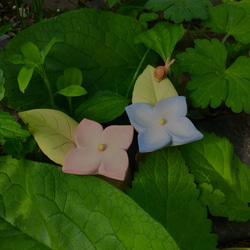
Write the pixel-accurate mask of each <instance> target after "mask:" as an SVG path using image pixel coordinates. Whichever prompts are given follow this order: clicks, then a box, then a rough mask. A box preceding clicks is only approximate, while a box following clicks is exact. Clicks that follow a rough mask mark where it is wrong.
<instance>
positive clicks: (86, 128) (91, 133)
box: [75, 119, 103, 149]
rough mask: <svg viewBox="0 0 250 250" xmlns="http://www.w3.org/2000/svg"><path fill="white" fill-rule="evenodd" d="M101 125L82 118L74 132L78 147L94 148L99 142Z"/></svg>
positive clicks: (101, 130)
mask: <svg viewBox="0 0 250 250" xmlns="http://www.w3.org/2000/svg"><path fill="white" fill-rule="evenodd" d="M102 132H103V127H102V125H101V124H99V123H98V122H95V121H91V120H88V119H83V120H82V121H81V122H80V124H79V125H78V127H77V129H76V132H75V143H76V145H77V147H79V148H93V149H94V148H96V146H97V145H98V144H99V143H100V138H101V134H102Z"/></svg>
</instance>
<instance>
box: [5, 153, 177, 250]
mask: <svg viewBox="0 0 250 250" xmlns="http://www.w3.org/2000/svg"><path fill="white" fill-rule="evenodd" d="M0 179H1V182H0V218H2V219H3V220H4V221H5V224H6V223H8V224H10V225H12V228H13V227H14V228H15V229H16V231H18V232H20V233H21V234H22V235H24V237H25V238H26V237H29V238H30V239H32V240H33V243H31V242H26V244H25V245H24V247H21V246H22V245H18V242H19V239H18V238H19V237H18V236H19V235H16V238H14V237H12V240H13V242H15V243H16V244H15V246H18V248H19V249H30V246H32V245H33V246H34V249H39V250H40V249H46V247H47V248H48V249H97V250H103V249H124V250H126V249H134V250H141V249H157V250H166V249H168V250H179V247H178V246H177V245H176V243H175V242H174V240H173V239H172V237H171V236H170V235H169V234H168V232H167V231H166V230H165V229H164V228H163V227H162V226H161V225H160V224H159V223H158V222H156V221H155V220H153V219H152V218H151V217H150V216H149V215H148V214H147V213H146V212H145V211H143V209H141V208H140V207H139V206H138V205H137V204H136V203H135V202H134V201H133V200H131V199H130V198H129V197H128V196H127V195H126V194H124V193H122V192H121V191H120V190H118V189H117V188H115V187H113V186H111V185H110V184H108V183H106V182H105V181H103V180H100V179H98V178H96V177H93V176H79V175H78V176H77V175H72V174H65V173H63V172H62V171H61V168H60V167H56V166H54V165H50V164H46V163H38V162H32V161H27V160H22V161H17V160H14V159H12V158H11V157H0ZM0 222H1V221H0ZM5 227H7V226H5ZM12 228H11V230H12ZM8 229H10V228H9V227H8ZM12 232H13V230H12ZM5 233H6V230H5ZM6 236H7V235H6V234H5V237H4V235H2V234H1V237H4V239H3V240H7V239H6ZM1 237H0V240H1ZM26 241H27V239H26ZM0 242H1V241H0ZM24 243H25V242H23V244H24ZM34 243H36V244H34ZM41 245H42V246H44V247H41ZM1 246H2V244H1ZM8 247H9V246H8Z"/></svg>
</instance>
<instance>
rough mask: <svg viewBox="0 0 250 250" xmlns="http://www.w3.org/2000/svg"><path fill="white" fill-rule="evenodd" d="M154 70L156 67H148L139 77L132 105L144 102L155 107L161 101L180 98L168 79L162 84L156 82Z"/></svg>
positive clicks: (161, 82)
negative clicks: (175, 97) (174, 97)
mask: <svg viewBox="0 0 250 250" xmlns="http://www.w3.org/2000/svg"><path fill="white" fill-rule="evenodd" d="M154 70H155V68H154V67H152V66H151V65H148V66H147V68H146V69H145V70H144V71H143V73H142V74H141V75H140V76H139V77H138V79H137V81H136V83H135V86H134V92H133V97H132V103H136V102H144V103H149V104H150V105H152V106H155V104H156V103H157V102H158V101H160V100H161V99H164V98H167V97H171V96H178V93H177V91H176V90H175V88H174V86H173V84H172V83H171V81H170V80H169V79H168V78H166V79H164V80H162V81H160V82H157V81H156V80H155V78H154Z"/></svg>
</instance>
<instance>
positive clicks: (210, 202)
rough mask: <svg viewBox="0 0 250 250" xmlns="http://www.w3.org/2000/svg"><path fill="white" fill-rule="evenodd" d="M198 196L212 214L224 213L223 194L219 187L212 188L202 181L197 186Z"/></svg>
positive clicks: (219, 214) (225, 209)
mask: <svg viewBox="0 0 250 250" xmlns="http://www.w3.org/2000/svg"><path fill="white" fill-rule="evenodd" d="M198 187H199V189H200V196H199V200H200V201H201V202H202V203H203V204H204V206H208V208H209V211H210V213H211V214H212V215H213V216H221V215H222V214H226V212H227V208H226V206H225V205H224V203H225V195H224V194H223V192H221V190H219V189H215V190H214V189H213V186H212V185H210V184H207V183H202V184H200V185H199V186H198Z"/></svg>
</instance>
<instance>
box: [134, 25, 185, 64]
mask: <svg viewBox="0 0 250 250" xmlns="http://www.w3.org/2000/svg"><path fill="white" fill-rule="evenodd" d="M183 35H184V28H183V25H182V24H174V25H173V24H170V23H165V22H164V23H163V22H160V23H157V24H156V25H155V26H154V27H153V28H151V29H150V30H147V31H145V32H143V33H141V34H139V35H138V36H137V37H136V38H135V43H144V44H145V45H146V46H147V47H148V48H150V49H153V50H154V51H155V52H156V53H158V54H159V55H160V56H161V58H162V60H163V61H164V62H165V61H166V60H167V57H168V56H170V57H171V54H172V52H173V50H174V47H175V45H176V43H177V42H178V41H179V40H180V39H181V38H182V36H183Z"/></svg>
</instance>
